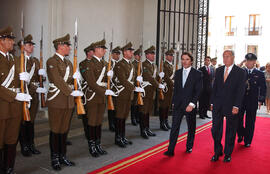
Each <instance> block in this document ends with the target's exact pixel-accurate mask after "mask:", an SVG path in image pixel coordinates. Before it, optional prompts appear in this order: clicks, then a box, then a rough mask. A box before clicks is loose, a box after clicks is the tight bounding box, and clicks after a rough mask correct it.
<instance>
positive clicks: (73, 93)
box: [70, 90, 83, 97]
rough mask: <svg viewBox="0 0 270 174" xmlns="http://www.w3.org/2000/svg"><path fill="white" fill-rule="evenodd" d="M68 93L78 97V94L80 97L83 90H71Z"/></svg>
mask: <svg viewBox="0 0 270 174" xmlns="http://www.w3.org/2000/svg"><path fill="white" fill-rule="evenodd" d="M70 95H72V96H73V97H79V96H80V97H81V96H83V92H82V91H78V90H75V91H72V93H71V94H70Z"/></svg>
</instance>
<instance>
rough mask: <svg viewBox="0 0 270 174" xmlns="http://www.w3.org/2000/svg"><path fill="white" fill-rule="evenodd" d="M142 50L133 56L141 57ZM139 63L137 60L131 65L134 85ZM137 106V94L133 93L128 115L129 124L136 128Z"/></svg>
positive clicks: (137, 118)
mask: <svg viewBox="0 0 270 174" xmlns="http://www.w3.org/2000/svg"><path fill="white" fill-rule="evenodd" d="M141 52H142V50H141V49H140V48H139V49H137V50H136V51H135V52H134V56H136V55H138V56H139V55H141ZM139 63H140V62H139V61H138V60H136V59H135V60H133V62H132V65H133V67H134V70H135V78H134V84H135V85H136V83H137V80H136V78H137V75H138V65H139ZM140 71H141V74H142V67H141V70H140ZM139 107H140V106H139V105H138V93H137V92H134V97H133V100H132V103H131V108H130V115H131V123H132V125H134V126H136V125H137V123H139V122H140V121H139V120H140V114H141V113H140V110H139Z"/></svg>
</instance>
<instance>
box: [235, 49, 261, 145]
mask: <svg viewBox="0 0 270 174" xmlns="http://www.w3.org/2000/svg"><path fill="white" fill-rule="evenodd" d="M245 59H246V68H245V70H246V72H247V81H246V92H245V95H244V99H243V103H242V106H241V109H240V111H239V121H238V129H237V134H238V143H240V142H242V141H243V140H244V142H245V147H250V145H251V142H252V139H253V135H254V129H255V121H256V114H257V109H258V106H259V109H260V107H261V105H262V103H263V102H265V96H266V82H265V76H264V73H263V72H261V71H260V70H257V69H256V68H255V64H256V61H257V56H256V55H254V54H252V53H248V54H247V55H246V56H245ZM244 115H246V119H245V120H246V121H245V127H244V126H243V125H244Z"/></svg>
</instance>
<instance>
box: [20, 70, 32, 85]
mask: <svg viewBox="0 0 270 174" xmlns="http://www.w3.org/2000/svg"><path fill="white" fill-rule="evenodd" d="M20 80H23V81H25V82H27V83H29V82H30V75H29V73H28V72H22V73H20Z"/></svg>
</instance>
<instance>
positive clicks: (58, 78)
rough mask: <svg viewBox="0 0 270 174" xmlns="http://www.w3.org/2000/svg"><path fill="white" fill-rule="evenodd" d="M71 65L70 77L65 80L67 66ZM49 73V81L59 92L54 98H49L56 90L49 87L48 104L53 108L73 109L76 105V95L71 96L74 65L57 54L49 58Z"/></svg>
mask: <svg viewBox="0 0 270 174" xmlns="http://www.w3.org/2000/svg"><path fill="white" fill-rule="evenodd" d="M68 66H69V70H70V71H69V75H68V79H67V81H66V82H65V81H64V76H65V74H66V68H67V67H68ZM47 74H48V80H49V83H53V84H54V85H55V86H56V87H57V88H58V89H59V90H60V92H59V94H58V95H57V96H56V97H55V98H54V99H52V100H48V99H49V98H51V97H52V96H54V94H55V93H56V91H53V88H52V87H50V88H49V90H48V91H49V92H48V97H47V106H48V107H52V108H59V109H71V108H73V107H74V97H73V96H71V95H70V94H71V92H72V87H71V86H70V85H73V82H74V80H73V77H72V75H73V66H72V63H71V62H70V60H68V59H66V58H64V60H62V59H61V58H60V57H58V56H57V55H56V54H55V55H54V56H53V57H51V58H49V59H48V60H47Z"/></svg>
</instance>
